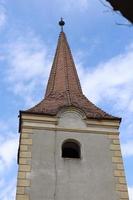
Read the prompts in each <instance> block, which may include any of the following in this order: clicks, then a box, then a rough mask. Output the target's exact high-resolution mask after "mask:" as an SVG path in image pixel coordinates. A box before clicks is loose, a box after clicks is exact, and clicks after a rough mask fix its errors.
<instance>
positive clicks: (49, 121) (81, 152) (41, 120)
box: [16, 30, 129, 200]
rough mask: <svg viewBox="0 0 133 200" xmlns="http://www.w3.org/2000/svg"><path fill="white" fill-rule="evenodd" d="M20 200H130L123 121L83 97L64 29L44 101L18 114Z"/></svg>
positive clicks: (18, 196) (18, 198)
mask: <svg viewBox="0 0 133 200" xmlns="http://www.w3.org/2000/svg"><path fill="white" fill-rule="evenodd" d="M19 117H20V143H19V153H18V164H19V170H18V180H17V193H16V200H88V199H90V200H128V199H129V198H128V192H127V185H126V180H125V174H124V168H123V161H122V156H121V150H120V143H119V126H120V122H121V119H120V118H117V117H114V116H112V115H110V114H108V113H106V112H104V111H103V110H101V109H100V108H98V107H96V106H95V105H94V104H93V103H91V102H90V101H89V100H88V99H87V98H86V97H85V96H84V95H83V92H82V89H81V86H80V82H79V78H78V75H77V71H76V68H75V64H74V61H73V58H72V54H71V51H70V48H69V45H68V42H67V39H66V36H65V33H64V32H63V30H62V31H61V33H60V36H59V40H58V44H57V49H56V53H55V57H54V61H53V65H52V69H51V73H50V76H49V81H48V84H47V89H46V93H45V97H44V99H43V100H42V101H41V102H40V103H39V104H37V105H35V106H34V107H33V108H31V109H29V110H26V111H20V116H19Z"/></svg>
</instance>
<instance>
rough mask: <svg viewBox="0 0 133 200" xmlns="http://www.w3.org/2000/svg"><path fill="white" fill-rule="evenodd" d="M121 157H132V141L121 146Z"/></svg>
mask: <svg viewBox="0 0 133 200" xmlns="http://www.w3.org/2000/svg"><path fill="white" fill-rule="evenodd" d="M121 150H122V155H123V156H125V157H128V156H133V141H129V142H127V143H125V144H122V145H121Z"/></svg>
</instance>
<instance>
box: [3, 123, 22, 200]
mask: <svg viewBox="0 0 133 200" xmlns="http://www.w3.org/2000/svg"><path fill="white" fill-rule="evenodd" d="M0 127H1V129H0V199H1V200H14V199H15V190H16V180H17V179H16V174H15V172H13V171H14V170H15V165H16V160H17V149H18V134H14V133H13V132H11V127H9V123H8V120H7V121H6V122H4V121H2V120H0ZM11 172H12V173H11Z"/></svg>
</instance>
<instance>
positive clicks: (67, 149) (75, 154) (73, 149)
mask: <svg viewBox="0 0 133 200" xmlns="http://www.w3.org/2000/svg"><path fill="white" fill-rule="evenodd" d="M62 157H63V158H80V144H79V142H78V141H76V140H70V139H69V140H66V141H65V142H64V143H63V145H62Z"/></svg>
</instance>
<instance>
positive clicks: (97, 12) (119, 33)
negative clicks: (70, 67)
mask: <svg viewBox="0 0 133 200" xmlns="http://www.w3.org/2000/svg"><path fill="white" fill-rule="evenodd" d="M102 2H104V3H105V1H104V0H102ZM106 5H108V4H106ZM108 6H109V5H108ZM108 6H107V7H106V6H104V5H103V4H102V3H101V1H100V0H77V1H74V0H63V1H62V0H55V1H52V0H49V1H47V0H46V1H44V0H19V1H18V0H0V76H1V78H0V97H1V98H0V127H1V129H0V200H14V196H15V189H16V174H17V164H16V155H17V146H18V137H19V134H18V112H19V110H24V109H26V108H29V107H31V106H32V105H34V104H36V103H37V102H38V101H40V100H41V99H42V97H43V96H44V92H45V87H46V83H47V79H48V75H49V70H50V67H51V62H52V59H53V56H54V52H55V48H56V44H57V39H58V35H59V32H60V28H59V26H58V21H59V19H60V17H63V18H64V19H65V22H66V25H65V27H64V29H65V32H66V34H67V38H68V41H69V44H70V47H71V50H72V53H73V56H74V60H75V63H76V66H77V70H78V74H79V77H80V80H81V85H82V88H83V91H84V93H85V95H86V96H87V97H88V98H89V99H90V100H91V101H93V102H94V103H95V104H96V105H98V106H99V107H101V108H103V109H104V110H105V111H107V112H108V113H110V114H113V115H116V116H120V117H122V118H123V120H122V124H121V128H120V131H121V134H120V139H121V147H122V154H123V158H124V165H125V170H126V177H127V181H128V188H129V194H130V200H133V173H132V168H133V123H132V118H133V27H132V26H126V25H118V23H119V24H129V23H128V22H127V21H126V20H125V19H124V18H122V17H121V16H120V14H118V13H117V14H116V13H114V12H113V11H112V9H111V8H110V7H108Z"/></svg>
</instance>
